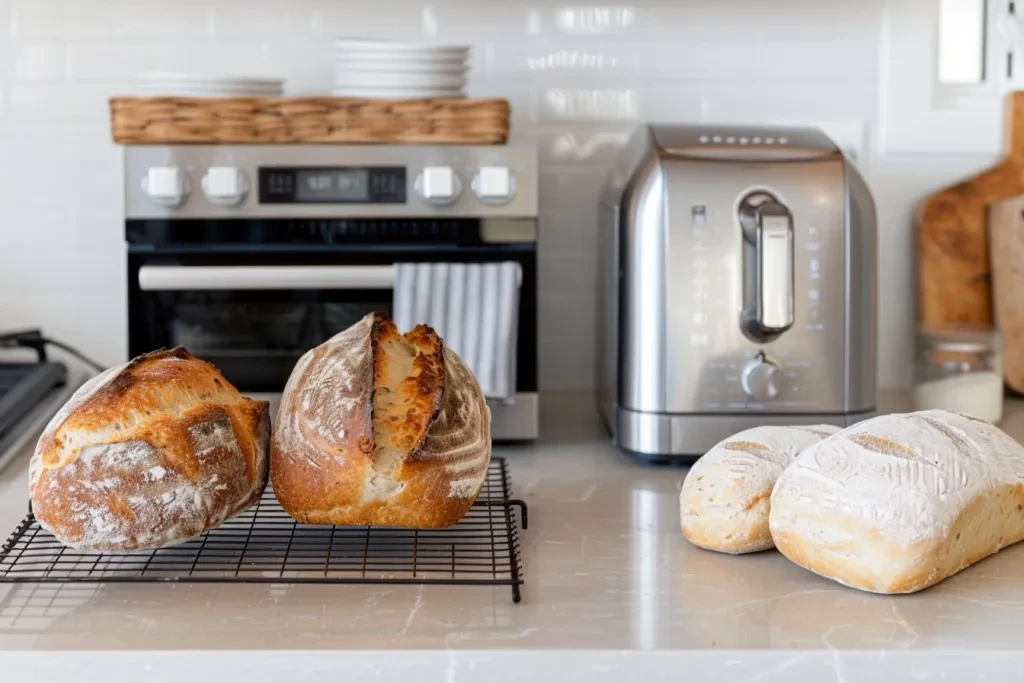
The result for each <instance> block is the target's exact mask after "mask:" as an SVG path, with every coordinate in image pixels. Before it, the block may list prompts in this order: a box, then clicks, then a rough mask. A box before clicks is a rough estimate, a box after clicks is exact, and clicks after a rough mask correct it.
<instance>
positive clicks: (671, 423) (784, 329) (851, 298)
mask: <svg viewBox="0 0 1024 683" xmlns="http://www.w3.org/2000/svg"><path fill="white" fill-rule="evenodd" d="M599 233H600V246H599V248H600V251H601V259H602V264H601V268H600V277H601V293H600V297H599V301H600V305H599V307H600V311H599V315H598V318H599V326H600V327H599V331H598V340H599V344H600V348H599V351H598V356H599V364H600V368H599V390H598V391H599V396H598V400H599V405H600V410H601V414H602V416H603V418H604V420H605V423H606V425H607V427H608V428H609V430H610V431H611V433H612V435H613V438H614V441H615V444H616V445H617V446H618V447H619V448H621V449H623V450H625V451H628V452H631V453H633V454H636V455H638V456H641V457H643V458H647V459H650V460H659V461H660V460H665V461H668V460H673V459H680V458H681V459H692V458H694V457H695V456H699V455H700V454H702V453H704V452H705V451H707V450H708V449H709V448H710V447H711V446H713V445H714V444H715V443H717V442H718V441H721V440H722V439H724V438H726V437H728V436H730V435H732V434H734V433H736V432H738V431H741V430H743V429H747V428H749V427H755V426H758V425H766V424H779V425H783V424H815V423H827V424H834V425H839V426H845V425H848V424H852V423H853V422H856V421H858V420H860V419H863V418H864V417H865V416H866V415H867V414H870V413H871V412H872V411H873V410H874V406H875V373H876V369H875V366H876V345H877V334H876V326H877V321H876V305H877V302H876V299H877V276H876V267H877V266H876V250H877V245H876V242H877V228H876V217H875V206H874V202H873V200H872V198H871V193H870V191H869V190H868V187H867V185H866V184H865V182H864V179H863V178H862V177H861V175H860V173H858V171H857V169H856V168H855V167H854V165H853V164H852V163H851V161H850V159H848V158H847V157H846V156H845V155H844V154H843V152H842V150H841V149H840V148H839V147H837V146H836V144H835V143H834V142H832V141H831V140H830V139H829V138H828V137H827V136H826V135H824V134H823V133H821V132H820V131H818V130H816V129H812V128H799V129H796V128H786V129H784V128H767V127H766V128H761V127H732V126H731V127H720V126H713V125H706V126H705V125H644V126H642V127H641V128H639V129H638V130H637V131H636V132H635V133H634V134H633V136H632V137H631V138H630V141H629V143H628V144H627V145H626V147H625V148H624V149H623V151H622V154H621V156H620V158H619V159H618V161H617V163H616V164H615V165H614V167H613V168H612V170H611V171H610V174H609V178H608V181H607V182H606V184H605V187H604V188H603V190H602V195H601V207H600V228H599Z"/></svg>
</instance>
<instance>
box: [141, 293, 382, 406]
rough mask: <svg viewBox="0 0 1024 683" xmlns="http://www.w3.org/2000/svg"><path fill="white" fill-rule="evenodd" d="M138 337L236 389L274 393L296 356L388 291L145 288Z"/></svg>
mask: <svg viewBox="0 0 1024 683" xmlns="http://www.w3.org/2000/svg"><path fill="white" fill-rule="evenodd" d="M146 297H147V298H148V299H149V304H150V306H149V307H148V310H149V312H150V314H151V315H150V316H149V318H150V319H149V321H148V322H147V326H148V327H149V329H148V330H147V334H146V335H145V336H146V337H149V338H151V339H154V340H157V339H159V340H162V341H163V342H164V343H163V344H162V345H166V346H184V347H186V348H188V350H189V351H190V352H192V353H193V354H194V355H196V356H198V357H200V358H202V359H203V360H206V361H209V362H210V363H213V364H214V365H215V366H217V368H218V369H219V370H220V371H221V372H223V373H224V376H225V377H227V378H228V380H229V381H231V382H232V383H233V384H235V385H236V386H238V387H240V388H242V387H244V388H245V390H248V391H280V390H281V387H282V386H284V383H285V382H286V381H287V379H288V376H289V375H290V374H291V371H292V369H293V368H294V366H295V363H296V361H298V359H299V357H300V356H302V354H303V353H305V352H306V351H307V350H309V349H311V348H312V347H314V346H317V345H318V344H321V343H322V342H324V341H326V340H327V339H330V338H331V337H332V336H334V335H335V334H337V333H338V332H341V331H342V330H344V329H346V328H348V327H349V326H351V325H352V324H353V323H355V322H357V321H358V320H360V319H361V318H362V317H363V316H365V315H366V314H368V313H372V312H373V311H383V312H385V313H387V314H388V315H390V314H391V290H380V291H377V290H360V291H359V292H323V291H317V292H292V291H289V292H279V293H275V292H272V291H270V292H268V291H259V292H244V291H203V292H183V291H177V292H147V293H146Z"/></svg>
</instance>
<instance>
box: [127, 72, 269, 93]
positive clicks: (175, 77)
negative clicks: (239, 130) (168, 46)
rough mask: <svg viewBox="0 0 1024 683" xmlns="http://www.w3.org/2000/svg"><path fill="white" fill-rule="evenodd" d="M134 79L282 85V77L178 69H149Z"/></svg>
mask: <svg viewBox="0 0 1024 683" xmlns="http://www.w3.org/2000/svg"><path fill="white" fill-rule="evenodd" d="M136 80H137V81H139V82H140V83H146V84H158V83H159V84H171V83H174V84H178V85H188V86H191V87H197V86H206V87H213V86H218V87H223V88H253V89H267V88H276V89H281V88H282V87H284V79H283V78H253V77H241V76H209V75H203V74H194V73H182V72H178V71H150V72H146V73H142V74H139V75H138V76H137V77H136Z"/></svg>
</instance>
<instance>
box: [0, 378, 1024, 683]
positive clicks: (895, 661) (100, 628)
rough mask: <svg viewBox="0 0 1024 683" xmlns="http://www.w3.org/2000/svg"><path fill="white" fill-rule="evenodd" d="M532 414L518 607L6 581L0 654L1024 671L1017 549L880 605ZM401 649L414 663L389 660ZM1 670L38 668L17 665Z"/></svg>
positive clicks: (589, 438)
mask: <svg viewBox="0 0 1024 683" xmlns="http://www.w3.org/2000/svg"><path fill="white" fill-rule="evenodd" d="M885 407H886V408H889V409H891V408H899V407H901V403H900V401H899V400H898V398H897V399H893V400H889V401H888V405H886V406H885ZM543 413H544V415H545V425H544V427H545V429H544V438H543V439H542V440H541V442H539V443H537V444H532V445H523V446H515V447H501V448H499V449H498V450H497V452H498V453H499V454H500V455H503V456H505V457H507V458H508V460H509V465H510V468H511V472H512V481H513V487H514V493H515V494H516V496H518V497H521V498H523V499H525V500H526V501H527V503H528V504H529V506H530V513H531V514H530V522H531V523H530V529H529V530H528V531H525V532H524V533H523V534H522V538H521V541H522V549H523V561H524V566H525V574H526V583H525V585H524V587H523V602H522V603H521V604H518V605H516V604H513V603H512V601H511V599H510V595H509V590H508V588H507V587H497V588H481V587H454V586H428V587H419V586H408V587H406V586H362V585H359V586H346V585H341V586H327V585H301V586H292V585H284V584H282V585H259V584H240V585H230V584H141V585H127V584H121V585H117V584H106V585H94V584H76V585H65V586H52V585H28V584H26V585H10V584H7V585H0V651H19V650H20V651H26V650H27V651H49V650H69V651H96V650H103V651H142V650H146V651H151V650H155V651H164V653H165V654H167V651H174V650H186V649H187V650H204V651H209V652H211V653H212V651H221V654H223V655H224V656H228V655H229V654H230V653H228V652H223V651H227V650H236V651H237V650H246V651H250V652H249V653H248V654H247V655H245V656H246V657H247V658H248V659H247V660H246V661H252V658H253V657H256V656H257V654H255V653H253V652H252V651H255V650H265V651H278V653H279V654H280V651H281V650H317V651H320V654H321V655H325V653H327V652H333V653H334V654H339V653H344V652H347V653H350V655H351V656H355V655H356V654H357V653H358V656H359V657H365V658H369V659H367V660H366V662H365V663H366V664H367V666H370V665H371V664H372V665H373V666H378V665H379V666H384V667H386V668H387V667H392V666H393V667H398V668H406V667H407V666H412V665H413V662H420V663H422V664H424V666H425V665H426V664H427V663H432V665H433V664H437V667H434V668H437V669H438V673H439V677H438V680H453V679H459V677H460V676H466V678H467V679H468V678H475V679H476V680H480V678H479V676H480V673H479V672H480V671H482V670H483V669H481V668H480V667H484V666H485V665H493V666H495V667H497V668H496V669H495V670H494V671H493V672H492V673H494V677H488V678H486V679H485V680H505V678H504V677H503V676H502V675H501V674H504V676H507V677H508V678H509V680H511V678H513V676H512V672H513V671H514V672H516V676H514V677H515V678H517V679H519V680H521V676H527V675H531V674H530V672H531V671H534V669H535V668H536V667H543V670H544V671H545V672H546V673H545V675H544V676H541V677H540V678H539V679H538V680H547V676H548V675H552V674H553V673H554V672H556V671H578V668H576V667H579V666H584V665H585V666H586V668H587V671H588V672H589V673H588V678H587V680H616V679H617V677H616V676H614V674H615V673H616V671H618V672H619V673H621V672H622V671H621V668H620V667H621V666H623V665H624V664H623V662H624V661H625V660H623V659H622V657H639V658H641V659H638V660H636V665H637V666H640V665H641V661H642V662H644V663H643V664H642V666H643V670H645V671H646V670H648V669H650V671H651V672H652V675H653V676H654V680H660V675H662V674H665V675H667V673H668V672H670V671H672V670H675V671H677V672H678V671H680V668H679V667H689V668H688V669H686V670H687V671H690V672H692V673H693V674H694V675H697V674H698V672H702V671H706V672H715V676H716V680H732V679H733V678H734V677H735V679H736V680H744V678H745V677H753V676H757V675H764V676H765V677H764V678H763V679H759V680H794V679H795V680H803V678H804V677H807V678H808V679H813V680H816V681H820V680H839V679H840V677H841V676H846V677H850V676H851V674H858V675H867V672H870V671H893V670H895V669H893V667H897V668H898V669H899V670H906V671H908V672H909V671H914V672H917V673H920V674H921V675H922V676H924V678H925V679H927V677H928V676H929V675H931V674H930V673H929V672H931V671H934V672H936V673H935V675H939V674H941V673H943V672H945V675H953V678H954V679H956V680H960V679H958V678H956V676H955V675H954V674H955V672H956V671H963V672H964V674H965V675H966V674H968V673H969V674H970V675H971V676H975V675H978V674H979V673H981V672H988V673H990V674H992V676H993V678H990V679H989V680H999V674H1000V671H1002V669H1001V668H1000V667H1010V668H1007V669H1006V673H1007V674H1008V675H1009V674H1010V673H1012V672H1013V671H1017V670H1019V668H1017V669H1013V668H1012V667H1011V664H1012V665H1013V666H1016V667H1019V666H1020V665H1021V663H1022V662H1024V630H1022V629H1021V628H1020V624H1021V623H1024V582H1021V581H1020V579H1019V577H1020V576H1021V574H1022V573H1024V544H1022V545H1021V546H1019V547H1013V548H1010V549H1007V550H1004V551H1003V552H1001V553H999V554H998V555H996V556H994V557H992V558H989V559H987V560H985V561H983V562H981V563H980V564H979V565H978V566H976V567H974V568H972V569H969V570H967V571H964V572H963V573H961V574H959V575H957V576H955V577H953V578H951V579H949V580H947V581H945V582H943V583H941V584H939V585H938V586H936V587H934V588H932V589H929V590H926V591H924V592H921V593H918V594H915V595H909V596H893V597H887V596H880V595H872V594H867V593H860V592H857V591H854V590H851V589H848V588H844V587H842V586H840V585H838V584H835V583H833V582H831V581H828V580H826V579H823V578H820V577H818V576H815V575H814V574H811V573H809V572H807V571H805V570H803V569H801V568H799V567H797V566H795V565H793V564H791V563H790V562H788V561H787V560H786V559H785V558H783V557H782V556H781V555H779V554H778V553H775V552H765V553H758V554H755V555H749V556H739V557H733V556H727V555H719V554H715V553H711V552H706V551H702V550H699V549H697V548H694V547H693V546H691V545H689V544H688V543H687V542H686V541H685V539H684V538H683V537H682V535H681V533H680V531H679V512H678V492H679V487H680V484H681V481H682V478H683V476H684V474H685V470H684V469H683V468H666V467H653V466H649V465H643V464H639V463H637V462H634V461H632V460H629V459H627V458H625V457H623V456H622V455H620V454H618V453H617V452H615V451H614V450H613V449H612V448H611V446H610V445H609V442H608V439H607V438H606V436H605V434H604V433H603V431H602V430H601V428H600V426H599V423H598V421H597V418H596V416H595V411H594V409H593V401H592V399H591V397H590V396H588V395H580V394H566V395H550V396H546V397H545V403H544V409H543ZM1004 426H1005V427H1006V428H1007V429H1008V431H1010V432H1011V433H1012V434H1014V435H1015V436H1016V437H1018V438H1021V437H1024V402H1022V403H1017V402H1010V403H1009V404H1008V406H1007V413H1006V420H1005V422H1004ZM26 479H27V453H26V454H25V456H24V457H22V459H21V461H19V462H17V463H15V464H14V465H13V466H11V467H8V468H6V469H5V470H4V471H3V472H0V526H2V527H3V528H4V529H5V530H6V529H10V528H13V527H14V525H15V524H16V522H17V520H18V519H20V518H21V516H22V515H23V514H24V512H25V503H26V486H25V484H26ZM408 650H416V651H418V652H417V653H408V652H403V653H401V655H399V653H398V652H395V651H408ZM482 650H487V651H489V652H488V653H486V654H484V653H481V652H479V651H482ZM523 650H529V651H532V652H533V655H532V656H531V658H525V659H524V658H522V657H521V651H523ZM584 650H586V651H589V652H583V651H584ZM997 650H998V651H1002V653H1001V654H1000V655H999V657H984V656H983V655H985V654H986V653H988V654H989V655H991V654H992V652H993V651H997ZM388 651H392V654H391V655H389V654H388ZM453 653H454V654H453ZM7 654H12V653H11V652H7ZM136 654H138V655H139V656H140V657H141V656H142V655H141V653H138V652H137V653H136ZM264 654H267V656H269V652H268V653H264ZM236 655H238V653H236ZM456 655H458V656H456ZM645 655H660V656H661V657H662V659H657V658H656V659H642V658H643V656H645ZM1010 655H1012V657H1013V659H1012V661H1010V660H1008V659H1007V657H1009V656H1010ZM4 656H5V653H4V652H0V659H2V658H3V657H4ZM146 656H147V657H150V658H152V657H157V658H159V657H160V656H161V655H159V654H158V653H153V652H149V653H148V654H147V655H146ZM238 656H241V655H238ZM946 656H948V657H949V659H948V660H946V659H945V657H946ZM437 657H440V658H439V659H437ZM669 657H672V658H675V657H678V658H680V659H679V660H678V661H676V660H675V659H670V658H669ZM403 658H404V659H403ZM136 659H138V658H136ZM12 661H24V662H25V663H26V664H25V665H26V666H29V662H31V666H32V667H38V666H39V665H40V663H42V665H49V664H47V662H46V658H45V657H44V658H41V659H40V660H33V659H31V658H28V655H27V654H26V653H22V655H21V658H20V659H19V658H16V659H15V660H12ZM63 661H64V663H62V664H60V665H59V666H70V664H67V662H71V661H73V660H63ZM125 661H134V660H131V659H130V658H129V659H128V660H125ZM145 661H151V660H150V659H147V660H145ZM225 661H227V660H225ZM353 661H354V660H353ZM730 662H732V664H730ZM50 664H52V665H53V666H58V664H53V663H52V662H51V663H50ZM126 666H127V665H126ZM663 666H664V667H665V668H664V669H663V668H662V667H663ZM267 667H270V668H267V669H266V671H270V670H271V669H272V667H273V664H272V662H270V661H269V660H268V663H267ZM438 667H439V668H438ZM723 667H724V668H723ZM730 667H731V668H730ZM979 667H981V668H979ZM986 667H987V668H986ZM172 668H173V667H172ZM434 668H431V669H430V672H431V675H432V673H433V671H434ZM775 669H778V672H777V675H778V678H775V677H774V676H775V674H773V673H772V672H773V671H774V670H775ZM33 670H37V669H35V668H34V669H33ZM374 670H376V669H374ZM388 670H389V671H390V670H391V669H388ZM487 670H488V671H490V669H487ZM126 671H127V669H126ZM467 672H469V673H467ZM473 672H476V673H473ZM659 672H660V673H659ZM723 672H724V673H723ZM471 673H473V675H470V674H471ZM635 673H636V670H634V671H633V675H635ZM440 674H444V675H440ZM456 674H458V676H457V675H456ZM126 675H127V674H126ZM449 675H450V676H451V677H449ZM190 676H191V675H190ZM108 680H111V679H108ZM118 680H119V679H118ZM427 680H433V679H432V678H431V677H430V675H428V677H427ZM676 680H677V679H676ZM851 680H860V678H859V677H854V678H853V679H851Z"/></svg>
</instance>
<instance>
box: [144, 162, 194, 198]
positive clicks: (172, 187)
mask: <svg viewBox="0 0 1024 683" xmlns="http://www.w3.org/2000/svg"><path fill="white" fill-rule="evenodd" d="M190 190H191V188H190V187H189V182H188V174H187V173H186V172H185V169H183V168H180V167H178V166H152V167H150V169H149V170H148V171H146V176H145V177H144V178H143V179H142V191H143V192H145V193H146V196H147V197H149V199H150V201H152V202H153V203H154V204H159V205H160V206H178V205H179V204H181V203H182V202H184V201H185V199H186V198H187V197H188V193H189V191H190Z"/></svg>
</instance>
